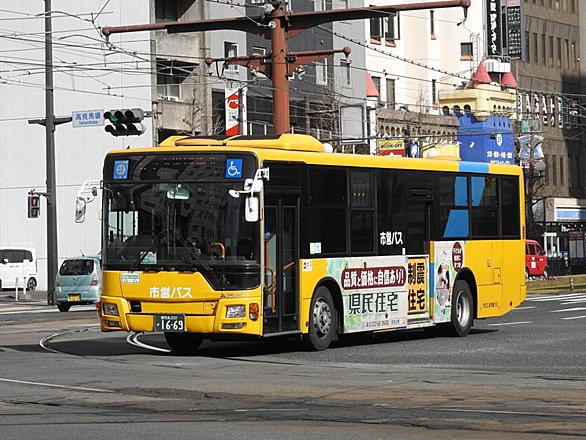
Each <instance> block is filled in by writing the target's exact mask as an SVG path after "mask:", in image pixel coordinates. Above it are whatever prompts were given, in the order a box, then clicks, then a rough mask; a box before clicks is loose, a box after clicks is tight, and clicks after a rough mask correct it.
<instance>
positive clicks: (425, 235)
mask: <svg viewBox="0 0 586 440" xmlns="http://www.w3.org/2000/svg"><path fill="white" fill-rule="evenodd" d="M431 194H432V193H431V191H429V190H427V189H421V190H419V189H412V190H411V191H410V192H409V199H408V200H407V213H408V214H407V224H406V235H407V237H406V243H405V244H406V253H407V255H408V257H409V260H408V264H409V266H410V274H411V279H410V282H409V303H408V304H409V305H408V311H409V322H410V323H413V322H416V321H418V320H426V319H429V317H430V300H429V296H430V295H429V289H430V283H429V277H430V275H431V276H433V274H429V271H430V265H429V262H430V255H429V254H430V241H431V225H432V195H431Z"/></svg>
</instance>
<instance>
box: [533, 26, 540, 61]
mask: <svg viewBox="0 0 586 440" xmlns="http://www.w3.org/2000/svg"><path fill="white" fill-rule="evenodd" d="M531 50H532V55H531V62H532V63H534V64H537V63H538V62H539V45H538V43H537V34H536V33H535V32H533V38H532V40H531Z"/></svg>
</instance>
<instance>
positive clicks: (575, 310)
mask: <svg viewBox="0 0 586 440" xmlns="http://www.w3.org/2000/svg"><path fill="white" fill-rule="evenodd" d="M582 310H586V307H573V308H571V309H560V310H552V311H551V313H563V312H579V311H582Z"/></svg>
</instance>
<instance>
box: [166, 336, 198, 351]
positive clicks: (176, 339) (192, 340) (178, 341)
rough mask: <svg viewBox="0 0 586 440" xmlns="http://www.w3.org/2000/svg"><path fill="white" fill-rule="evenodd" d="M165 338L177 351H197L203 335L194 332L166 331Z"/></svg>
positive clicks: (173, 349)
mask: <svg viewBox="0 0 586 440" xmlns="http://www.w3.org/2000/svg"><path fill="white" fill-rule="evenodd" d="M165 340H166V341H167V345H169V347H170V348H171V350H172V351H173V352H175V353H195V351H196V350H197V349H198V348H199V346H200V345H201V343H202V342H203V337H201V336H200V335H196V334H194V333H176V332H165Z"/></svg>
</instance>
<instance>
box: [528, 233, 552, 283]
mask: <svg viewBox="0 0 586 440" xmlns="http://www.w3.org/2000/svg"><path fill="white" fill-rule="evenodd" d="M531 277H543V278H547V255H545V252H544V251H543V248H542V247H541V245H540V244H539V243H538V242H537V241H535V240H525V278H526V279H529V278H531Z"/></svg>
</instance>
